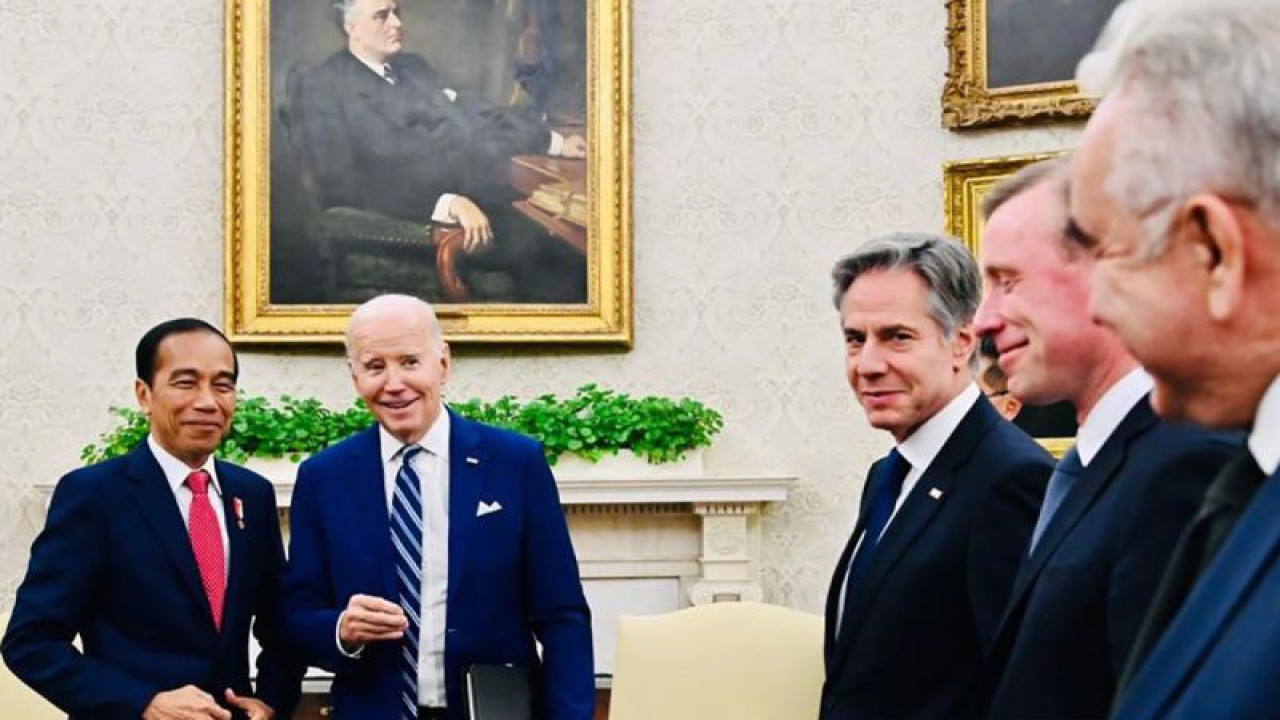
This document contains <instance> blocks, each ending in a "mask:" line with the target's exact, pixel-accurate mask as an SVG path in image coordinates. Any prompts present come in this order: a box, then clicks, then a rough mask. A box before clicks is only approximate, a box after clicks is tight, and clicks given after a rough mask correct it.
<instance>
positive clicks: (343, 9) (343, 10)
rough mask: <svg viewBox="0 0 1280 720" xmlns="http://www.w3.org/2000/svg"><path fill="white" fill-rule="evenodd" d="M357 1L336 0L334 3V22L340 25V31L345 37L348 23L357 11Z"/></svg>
mask: <svg viewBox="0 0 1280 720" xmlns="http://www.w3.org/2000/svg"><path fill="white" fill-rule="evenodd" d="M356 2H357V0H335V2H334V3H333V20H334V22H336V23H338V29H339V30H341V31H342V33H343V34H344V35H345V34H346V32H347V21H348V20H350V19H351V13H353V12H355V11H356Z"/></svg>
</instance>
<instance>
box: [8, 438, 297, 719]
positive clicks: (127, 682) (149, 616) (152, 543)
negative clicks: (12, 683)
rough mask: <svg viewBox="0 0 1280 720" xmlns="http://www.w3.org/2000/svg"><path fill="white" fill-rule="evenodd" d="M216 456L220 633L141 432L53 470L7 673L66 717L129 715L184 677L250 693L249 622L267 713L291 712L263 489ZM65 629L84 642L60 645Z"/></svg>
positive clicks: (272, 517)
mask: <svg viewBox="0 0 1280 720" xmlns="http://www.w3.org/2000/svg"><path fill="white" fill-rule="evenodd" d="M215 467H216V471H217V474H218V482H219V483H220V485H221V488H222V498H223V502H224V503H225V505H224V509H225V516H226V521H227V535H228V537H229V543H230V565H229V567H228V576H227V594H226V602H225V605H224V606H223V619H222V630H221V632H219V631H218V630H217V629H216V628H215V626H214V624H213V615H212V612H211V611H210V609H209V601H208V599H207V598H206V596H205V592H204V588H203V586H202V585H201V583H200V574H199V570H198V569H197V568H196V562H195V555H194V553H193V552H192V550H191V541H190V539H189V537H188V535H187V529H186V526H185V525H184V524H183V521H182V514H181V512H180V511H179V510H178V504H177V501H176V500H175V499H174V496H173V491H172V490H171V489H170V487H169V484H168V482H167V481H166V480H165V477H164V472H163V471H162V470H161V469H160V465H159V463H157V462H156V459H155V456H154V455H152V453H151V450H150V448H149V447H148V446H147V445H146V443H143V444H142V445H140V446H139V447H138V448H136V449H135V450H133V452H131V453H130V454H129V455H127V456H125V457H121V458H116V459H114V460H108V461H106V462H103V463H99V464H97V465H93V466H90V467H86V468H81V469H79V470H76V471H74V472H72V473H69V474H68V475H66V476H65V477H63V478H62V480H61V481H59V482H58V486H57V489H56V490H55V491H54V494H53V500H52V502H51V504H50V506H49V517H48V520H47V521H46V523H45V527H44V530H43V531H42V532H41V533H40V535H39V536H38V537H37V538H36V541H35V544H34V545H33V546H32V548H31V562H30V565H29V566H28V568H27V576H26V578H25V579H24V580H23V581H22V585H21V586H19V588H18V594H17V598H16V600H15V603H14V608H13V617H12V619H11V620H10V622H9V628H8V631H7V632H6V633H5V636H4V644H3V651H4V660H5V662H6V663H7V664H8V665H9V667H10V668H11V669H12V670H13V672H14V674H15V675H17V676H18V677H19V678H21V679H22V680H23V682H25V683H27V684H28V685H30V686H31V687H32V688H34V689H35V690H36V691H37V692H39V693H40V694H41V695H43V696H45V697H46V698H48V699H49V700H50V701H51V702H52V703H53V704H54V705H57V706H58V707H59V708H61V709H62V710H63V711H65V712H67V713H69V714H70V715H71V716H72V718H95V719H115V718H120V719H122V720H123V719H124V718H130V719H132V720H136V719H137V718H138V717H139V716H141V715H142V711H143V709H144V708H145V707H146V705H147V704H148V703H149V702H150V701H151V698H152V697H153V696H155V694H156V693H158V692H160V691H162V690H173V689H176V688H179V687H181V686H183V685H187V684H191V685H196V686H199V687H200V688H201V689H203V690H205V691H206V692H208V693H209V694H211V695H213V696H214V697H215V698H219V699H221V698H222V697H223V691H224V690H225V688H228V687H230V688H231V689H233V690H235V691H236V693H237V694H243V695H255V693H254V692H253V691H252V688H251V687H250V685H249V661H248V655H249V646H248V643H249V632H250V626H251V625H252V628H253V633H254V635H255V636H256V637H257V638H258V640H259V642H260V643H261V645H262V648H263V651H262V654H261V655H260V656H259V659H258V692H257V693H256V696H257V697H259V698H260V699H262V700H264V701H265V702H266V703H267V704H269V705H271V707H272V708H273V709H275V710H276V712H277V715H278V716H279V717H289V716H290V715H291V714H292V712H293V707H294V705H295V704H296V703H297V699H298V693H299V689H300V687H299V686H300V682H301V679H302V673H303V670H304V668H303V666H302V665H301V664H299V663H296V662H293V661H292V660H291V659H290V657H289V654H288V653H286V652H285V651H284V648H283V644H282V643H281V642H280V639H279V634H278V623H277V621H276V618H277V613H276V604H277V602H278V599H277V594H278V589H279V584H280V575H281V572H282V569H283V565H284V548H283V545H282V544H281V541H280V521H279V516H278V515H277V514H276V501H275V492H274V491H273V490H272V488H271V485H270V483H268V482H267V481H266V480H265V479H263V478H262V477H260V476H258V475H256V474H254V473H251V472H249V471H248V470H245V469H243V468H239V467H236V466H235V465H230V464H227V463H224V462H217V463H216V466H215ZM236 499H239V500H240V503H241V507H242V511H243V512H242V514H243V518H244V521H243V522H244V527H243V528H241V527H240V526H239V525H238V523H237V522H236V509H235V500H236ZM76 635H80V637H81V640H82V643H83V647H84V651H83V653H81V652H80V651H78V650H76V649H75V648H74V647H73V646H72V644H71V641H72V640H73V639H74V638H75V636H76Z"/></svg>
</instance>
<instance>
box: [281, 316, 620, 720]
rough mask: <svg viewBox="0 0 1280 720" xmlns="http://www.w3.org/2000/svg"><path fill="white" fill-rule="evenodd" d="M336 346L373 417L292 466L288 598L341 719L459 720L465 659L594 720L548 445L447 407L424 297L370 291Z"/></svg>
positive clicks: (445, 348) (289, 623) (579, 602)
mask: <svg viewBox="0 0 1280 720" xmlns="http://www.w3.org/2000/svg"><path fill="white" fill-rule="evenodd" d="M346 345H347V365H348V367H349V369H350V371H351V379H352V381H353V382H354V384H355V388H356V391H357V392H358V393H359V395H360V397H361V398H363V400H364V402H365V404H366V405H367V406H368V407H369V410H370V411H372V413H373V414H374V416H375V417H376V418H377V423H376V424H375V425H374V426H373V427H371V428H369V429H368V430H365V431H363V432H361V433H359V434H357V435H355V436H353V437H351V438H348V439H347V440H344V441H342V442H340V443H338V444H336V445H334V446H332V447H330V448H328V449H327V450H324V451H323V452H320V453H317V454H316V455H314V456H312V457H311V458H310V459H308V460H307V461H306V462H304V463H303V464H302V466H301V467H300V468H299V469H298V481H297V484H296V486H295V489H294V494H293V504H292V515H291V521H290V527H291V541H290V545H289V563H288V567H287V569H286V572H285V580H284V593H283V594H284V603H283V606H284V611H283V616H284V617H283V623H284V627H285V632H286V633H288V635H289V637H290V639H291V640H292V641H293V643H294V644H296V646H297V647H298V648H300V649H301V650H302V651H303V652H304V654H305V657H306V659H307V660H308V661H309V662H310V663H311V664H312V665H316V666H319V667H323V668H325V669H328V670H330V671H332V672H333V673H334V674H335V678H334V683H333V703H334V710H335V712H336V714H337V715H338V716H339V717H357V718H363V717H368V718H375V717H376V718H399V719H400V720H417V719H419V718H421V719H424V720H425V719H430V720H462V718H464V717H465V716H466V715H465V706H464V702H463V697H464V694H463V684H464V673H465V672H466V671H467V668H468V667H470V666H473V665H514V666H516V667H520V668H524V669H525V670H526V671H527V677H528V679H529V682H530V691H531V697H532V698H533V703H534V707H533V712H534V716H535V717H539V718H556V719H562V720H590V719H591V718H592V715H593V713H594V710H595V674H594V673H595V671H594V665H593V662H592V650H591V616H590V611H589V609H588V607H587V602H586V599H585V597H584V595H583V592H582V583H581V580H580V578H579V576H578V563H577V559H576V557H575V555H574V552H573V545H572V544H571V542H570V539H569V531H568V527H567V525H566V523H565V519H564V514H563V512H562V511H561V509H560V500H559V497H558V494H557V491H556V485H555V479H554V478H553V477H552V476H551V470H550V468H549V467H548V465H547V460H546V457H545V456H544V455H543V453H542V448H541V447H540V446H539V445H538V443H537V442H535V441H534V440H532V439H530V438H527V437H524V436H522V435H517V434H515V433H512V432H509V431H507V430H501V429H498V428H494V427H490V426H487V425H482V424H480V423H476V422H472V421H470V420H467V419H466V418H463V417H461V416H459V415H457V414H455V413H454V412H453V411H451V410H449V408H448V407H447V406H445V405H444V402H443V396H444V388H445V384H446V383H447V381H448V378H449V374H450V371H451V370H452V367H453V359H452V357H451V355H450V352H449V345H448V343H446V342H445V341H444V340H443V338H442V336H441V332H440V324H439V322H438V321H437V319H436V315H435V311H434V310H432V308H431V306H430V305H429V304H427V303H425V302H423V301H422V300H419V299H418V298H414V297H409V296H406V295H383V296H379V297H376V298H374V299H372V300H370V301H368V302H366V303H365V304H364V305H361V306H360V307H359V308H357V309H356V310H355V312H354V313H352V316H351V322H350V324H349V326H348V328H347V334H346ZM536 644H541V646H542V652H541V654H539V652H538V651H537V645H536Z"/></svg>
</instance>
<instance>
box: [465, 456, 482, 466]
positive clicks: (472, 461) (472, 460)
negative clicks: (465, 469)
mask: <svg viewBox="0 0 1280 720" xmlns="http://www.w3.org/2000/svg"><path fill="white" fill-rule="evenodd" d="M467 464H468V465H479V464H480V461H479V460H477V459H476V458H473V457H467Z"/></svg>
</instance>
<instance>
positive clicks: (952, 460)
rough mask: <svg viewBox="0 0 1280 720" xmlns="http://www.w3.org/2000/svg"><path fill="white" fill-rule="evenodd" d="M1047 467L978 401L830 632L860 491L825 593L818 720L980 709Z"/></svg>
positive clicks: (964, 713) (1030, 443)
mask: <svg viewBox="0 0 1280 720" xmlns="http://www.w3.org/2000/svg"><path fill="white" fill-rule="evenodd" d="M1052 467H1053V459H1052V458H1051V457H1050V456H1049V454H1048V453H1046V452H1045V451H1044V449H1043V448H1041V447H1040V446H1039V445H1037V444H1036V442H1035V441H1034V440H1032V439H1031V438H1030V437H1029V436H1027V434H1026V433H1024V432H1022V431H1021V430H1019V429H1018V428H1016V427H1014V426H1013V425H1011V424H1010V423H1008V422H1006V421H1005V420H1003V419H1002V418H1001V417H1000V416H999V415H998V414H997V413H996V411H995V410H994V409H993V408H992V407H991V403H990V402H988V401H987V399H986V398H982V397H980V398H978V400H977V402H975V403H974V405H973V407H972V408H970V410H969V412H968V413H967V414H966V415H965V417H964V419H963V420H962V421H961V422H960V424H959V425H958V426H957V427H956V429H955V431H954V432H953V433H952V434H951V437H950V438H949V439H948V440H947V442H946V443H945V444H944V445H943V447H942V450H941V451H940V452H939V453H938V455H937V457H935V458H934V460H933V462H932V463H931V464H930V465H929V467H928V468H927V469H926V470H925V472H924V474H923V475H922V476H921V477H920V480H919V481H918V482H917V483H916V485H915V487H914V488H913V489H912V491H911V494H910V495H908V496H907V498H906V500H905V501H904V502H903V504H902V507H901V508H899V510H898V513H897V515H896V516H895V517H894V518H893V520H892V522H890V524H889V527H888V529H887V530H885V532H884V535H883V536H882V537H881V539H880V544H879V546H878V547H877V548H876V552H875V554H874V555H873V556H872V561H871V565H870V567H869V568H868V570H867V574H866V576H865V578H864V579H863V581H862V582H860V583H859V584H858V587H855V588H852V589H851V590H852V592H853V599H852V605H851V606H850V611H849V613H848V615H846V617H845V618H844V624H845V627H844V628H842V631H841V632H840V634H839V636H838V637H837V635H836V632H835V626H836V612H837V605H838V603H839V601H840V587H841V585H842V583H843V582H844V579H845V574H846V571H847V569H848V565H849V558H850V555H851V554H852V552H853V547H854V544H855V542H856V540H857V538H858V537H859V536H860V535H861V534H862V528H863V525H864V524H865V522H866V518H865V512H866V506H867V501H868V497H867V493H865V492H864V495H863V503H862V504H863V512H862V514H861V516H860V517H859V518H858V523H857V525H856V526H855V528H854V532H853V536H852V538H851V539H850V541H849V544H848V546H847V547H846V548H845V551H844V553H843V554H842V555H841V557H840V561H839V563H838V564H837V565H836V571H835V575H834V576H833V578H832V582H831V590H830V592H829V593H828V597H827V612H826V620H827V621H826V640H825V648H826V652H825V659H826V671H827V673H826V682H825V683H824V684H823V687H822V709H821V717H822V719H823V720H851V719H852V718H890V717H931V718H946V717H973V716H974V715H975V714H976V713H977V711H978V708H979V702H980V699H981V682H982V663H983V659H984V656H985V655H986V653H987V652H988V651H989V650H990V647H991V642H992V640H993V638H994V637H995V630H996V624H997V622H998V621H999V619H1000V613H1001V612H1002V611H1003V609H1004V605H1005V601H1006V599H1007V598H1008V597H1009V589H1010V588H1011V587H1012V586H1013V577H1014V573H1015V572H1016V571H1017V569H1018V563H1019V561H1020V559H1021V557H1022V553H1023V552H1024V551H1025V549H1026V546H1027V541H1028V539H1029V538H1030V536H1031V529H1032V527H1033V526H1034V525H1035V520H1036V513H1037V508H1038V507H1039V505H1040V501H1041V499H1042V498H1043V495H1044V486H1045V482H1046V480H1047V478H1048V476H1049V473H1050V471H1051V469H1052ZM871 473H872V474H874V473H875V468H874V467H873V468H872V470H871Z"/></svg>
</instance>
